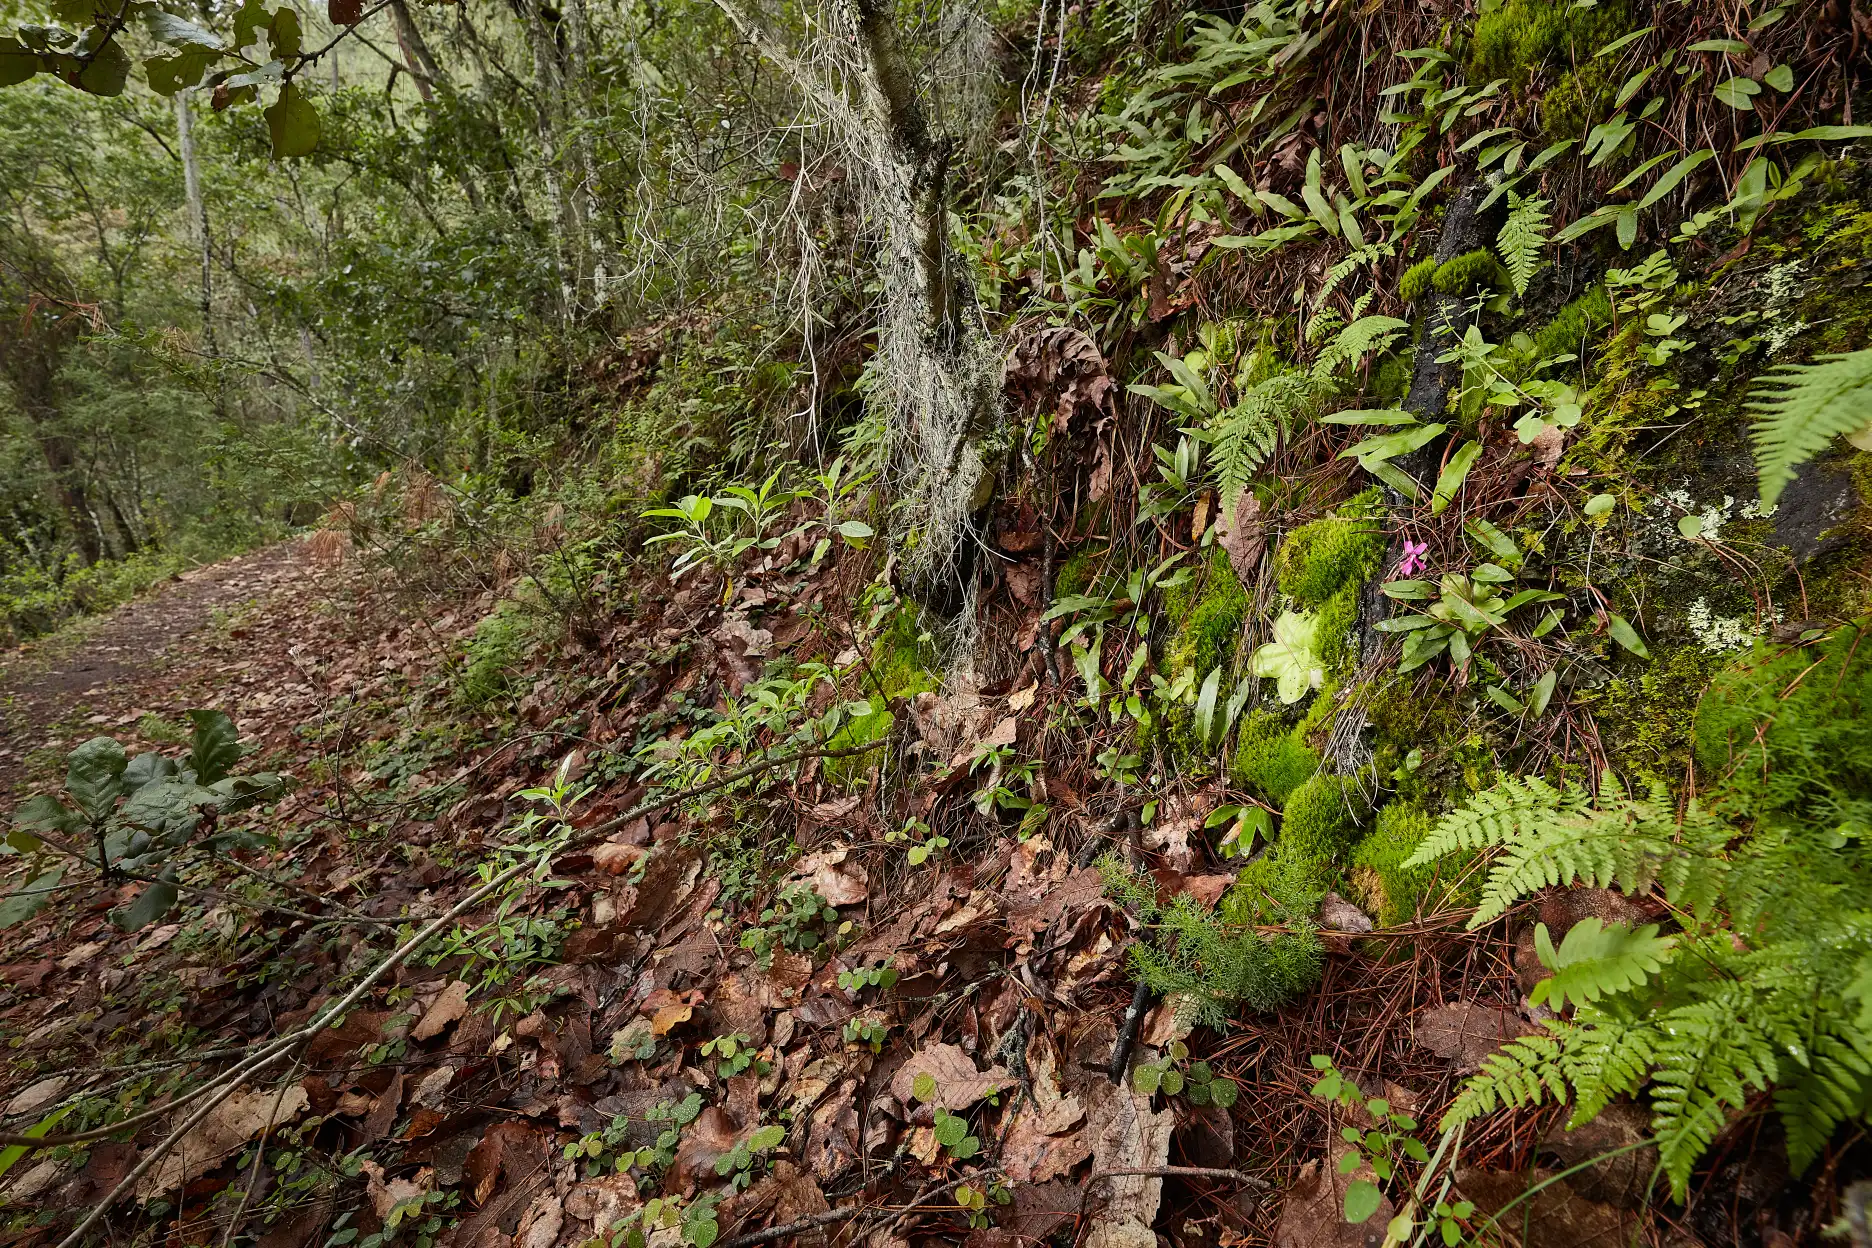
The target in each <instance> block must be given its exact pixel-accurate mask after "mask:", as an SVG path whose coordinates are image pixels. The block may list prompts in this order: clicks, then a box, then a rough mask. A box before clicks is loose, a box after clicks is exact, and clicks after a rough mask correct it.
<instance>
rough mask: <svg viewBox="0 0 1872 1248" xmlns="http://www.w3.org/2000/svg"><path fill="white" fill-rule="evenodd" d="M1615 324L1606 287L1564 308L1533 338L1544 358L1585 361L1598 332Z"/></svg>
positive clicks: (1589, 293)
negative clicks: (1570, 356) (1565, 358)
mask: <svg viewBox="0 0 1872 1248" xmlns="http://www.w3.org/2000/svg"><path fill="white" fill-rule="evenodd" d="M1611 323H1612V299H1611V296H1609V295H1607V294H1606V290H1605V287H1603V286H1595V287H1593V288H1592V290H1590V291H1588V292H1587V293H1586V294H1583V295H1581V296H1580V297H1579V298H1577V299H1575V300H1574V301H1573V302H1571V303H1569V304H1567V305H1566V306H1565V307H1563V308H1561V309H1560V311H1558V312H1556V313H1555V314H1554V318H1553V320H1551V321H1549V322H1547V324H1546V325H1544V326H1542V327H1541V329H1540V330H1539V331H1538V332H1537V333H1535V335H1534V347H1535V350H1536V351H1538V352H1539V353H1540V355H1541V357H1542V358H1543V359H1553V358H1555V357H1557V356H1562V355H1577V356H1580V357H1581V358H1584V357H1585V356H1586V355H1587V354H1588V352H1590V351H1591V349H1592V343H1593V340H1594V338H1595V337H1596V336H1597V335H1598V333H1599V331H1600V330H1602V329H1604V328H1605V327H1606V326H1608V325H1610V324H1611Z"/></svg>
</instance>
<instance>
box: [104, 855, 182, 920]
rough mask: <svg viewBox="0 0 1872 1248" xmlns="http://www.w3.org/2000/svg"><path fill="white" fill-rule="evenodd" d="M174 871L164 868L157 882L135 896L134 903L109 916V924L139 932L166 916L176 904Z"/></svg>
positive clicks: (173, 869)
mask: <svg viewBox="0 0 1872 1248" xmlns="http://www.w3.org/2000/svg"><path fill="white" fill-rule="evenodd" d="M175 878H176V869H175V868H174V867H164V868H163V870H162V874H161V875H159V876H158V877H157V880H158V882H157V883H155V884H151V885H148V886H147V887H145V888H144V890H143V891H142V892H140V893H138V894H137V898H136V900H135V901H133V902H131V903H130V904H129V905H128V906H126V907H124V908H123V909H122V910H121V911H118V912H116V913H114V914H112V915H111V922H113V923H115V924H116V925H117V926H118V927H120V928H122V929H123V930H124V931H126V932H136V931H141V930H142V929H143V928H146V927H148V926H149V925H150V924H152V923H154V922H155V921H156V920H158V919H160V918H162V917H163V915H165V914H168V913H169V911H170V910H171V909H172V908H174V906H175V903H176V896H177V892H176V886H175Z"/></svg>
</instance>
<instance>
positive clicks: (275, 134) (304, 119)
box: [263, 83, 319, 157]
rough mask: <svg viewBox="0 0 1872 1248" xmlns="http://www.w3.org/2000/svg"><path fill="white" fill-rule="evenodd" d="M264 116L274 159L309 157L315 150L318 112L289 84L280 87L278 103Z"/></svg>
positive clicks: (317, 132) (317, 137)
mask: <svg viewBox="0 0 1872 1248" xmlns="http://www.w3.org/2000/svg"><path fill="white" fill-rule="evenodd" d="M263 115H264V116H265V117H266V123H267V133H268V134H269V135H271V136H272V139H273V154H274V155H275V156H280V157H296V156H310V155H311V154H312V153H313V151H315V150H316V149H317V148H318V141H319V115H318V110H317V109H316V108H314V107H312V103H311V101H309V100H307V99H306V98H305V97H304V96H303V95H301V94H299V88H298V87H295V86H293V85H292V84H291V83H288V84H287V85H285V86H283V87H281V88H280V94H279V99H278V100H277V101H275V102H274V103H273V104H272V105H271V106H270V107H268V108H267V109H266V110H264V113H263Z"/></svg>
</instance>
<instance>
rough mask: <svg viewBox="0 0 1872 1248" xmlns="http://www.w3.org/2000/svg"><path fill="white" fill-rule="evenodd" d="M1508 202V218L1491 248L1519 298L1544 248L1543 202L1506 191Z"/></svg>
mask: <svg viewBox="0 0 1872 1248" xmlns="http://www.w3.org/2000/svg"><path fill="white" fill-rule="evenodd" d="M1508 204H1509V211H1508V219H1507V220H1506V221H1504V222H1502V227H1501V229H1500V231H1499V232H1497V233H1496V235H1495V250H1496V251H1497V252H1499V253H1500V254H1501V260H1502V265H1503V267H1505V268H1506V269H1507V270H1508V277H1509V280H1510V281H1512V282H1513V283H1514V293H1515V298H1517V299H1519V298H1520V297H1521V296H1523V295H1525V294H1527V288H1528V283H1529V282H1531V281H1533V280H1534V275H1535V274H1536V273H1538V272H1540V267H1541V253H1542V252H1544V251H1545V250H1546V248H1547V201H1546V200H1544V199H1523V198H1521V196H1519V195H1517V194H1515V193H1514V192H1513V191H1509V192H1508Z"/></svg>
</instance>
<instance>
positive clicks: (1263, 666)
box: [1252, 611, 1326, 706]
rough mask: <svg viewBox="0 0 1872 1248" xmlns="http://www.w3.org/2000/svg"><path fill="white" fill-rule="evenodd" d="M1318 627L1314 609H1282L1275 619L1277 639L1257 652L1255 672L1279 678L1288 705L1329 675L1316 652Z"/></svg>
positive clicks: (1264, 677) (1283, 697)
mask: <svg viewBox="0 0 1872 1248" xmlns="http://www.w3.org/2000/svg"><path fill="white" fill-rule="evenodd" d="M1318 627H1319V619H1318V617H1317V616H1315V615H1314V614H1312V613H1311V612H1293V611H1283V612H1281V614H1280V617H1279V618H1278V619H1276V620H1275V621H1274V640H1273V641H1270V642H1269V643H1268V644H1266V645H1265V646H1262V647H1260V648H1259V649H1257V650H1256V651H1255V652H1254V659H1253V660H1252V663H1253V667H1254V673H1255V675H1257V676H1260V677H1262V678H1263V679H1271V680H1274V681H1277V682H1278V688H1279V693H1280V700H1281V701H1282V702H1283V703H1286V704H1287V705H1289V706H1291V705H1292V704H1293V703H1295V702H1298V701H1299V700H1300V699H1301V698H1304V697H1305V696H1306V695H1307V694H1308V693H1309V692H1310V691H1311V690H1314V689H1317V688H1319V687H1320V684H1321V683H1322V682H1323V681H1324V680H1325V679H1326V672H1325V669H1324V668H1323V667H1321V666H1320V662H1319V659H1318V657H1317V655H1316V653H1315V638H1314V635H1315V632H1316V631H1317V629H1318Z"/></svg>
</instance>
